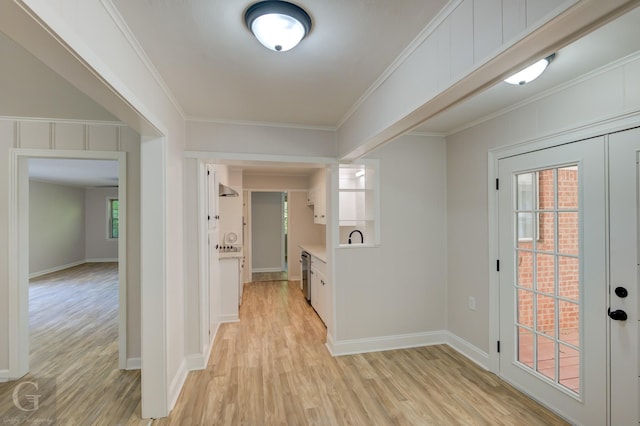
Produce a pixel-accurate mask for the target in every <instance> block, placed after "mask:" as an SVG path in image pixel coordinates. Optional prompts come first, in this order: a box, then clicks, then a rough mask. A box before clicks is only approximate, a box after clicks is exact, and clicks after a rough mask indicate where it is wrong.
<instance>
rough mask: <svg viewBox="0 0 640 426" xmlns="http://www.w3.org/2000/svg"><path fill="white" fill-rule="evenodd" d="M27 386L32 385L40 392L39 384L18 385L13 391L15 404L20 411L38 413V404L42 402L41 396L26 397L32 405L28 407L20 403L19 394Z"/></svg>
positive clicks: (24, 383) (23, 383)
mask: <svg viewBox="0 0 640 426" xmlns="http://www.w3.org/2000/svg"><path fill="white" fill-rule="evenodd" d="M27 385H31V386H33V387H34V388H35V389H36V391H37V390H38V383H37V382H22V383H20V384H18V385H16V387H15V389H14V390H13V404H14V405H15V406H16V407H18V409H19V410H22V411H36V410H37V409H38V402H39V400H40V395H37V394H36V395H25V399H26V400H27V401H28V402H29V403H30V404H29V406H28V407H25V406H24V405H22V403H21V402H20V397H19V395H18V393H19V392H20V391H21V389H22V388H23V387H24V386H27Z"/></svg>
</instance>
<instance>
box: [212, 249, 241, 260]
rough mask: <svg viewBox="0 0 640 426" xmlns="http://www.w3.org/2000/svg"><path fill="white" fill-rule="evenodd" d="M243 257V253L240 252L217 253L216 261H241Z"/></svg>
mask: <svg viewBox="0 0 640 426" xmlns="http://www.w3.org/2000/svg"><path fill="white" fill-rule="evenodd" d="M243 257H244V253H243V252H242V250H240V251H219V252H218V259H220V260H223V259H242V258H243Z"/></svg>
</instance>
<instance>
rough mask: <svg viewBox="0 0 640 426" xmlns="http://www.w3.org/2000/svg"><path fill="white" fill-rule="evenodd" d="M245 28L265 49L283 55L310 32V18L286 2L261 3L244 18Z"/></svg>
mask: <svg viewBox="0 0 640 426" xmlns="http://www.w3.org/2000/svg"><path fill="white" fill-rule="evenodd" d="M244 20H245V23H246V24H247V27H248V28H249V29H250V30H251V32H252V33H253V35H254V36H255V37H256V38H257V39H258V41H259V42H260V43H261V44H262V45H263V46H265V47H266V48H268V49H271V50H274V51H276V52H286V51H287V50H290V49H292V48H294V47H295V46H296V45H297V44H298V43H300V41H301V40H302V39H303V38H304V37H305V36H306V35H307V34H308V33H309V31H310V30H311V17H309V15H308V14H307V12H305V11H304V10H303V9H302V8H300V7H298V6H296V5H295V4H293V3H289V2H286V1H261V2H258V3H254V4H253V5H251V6H250V7H249V8H248V9H247V11H246V12H245V14H244Z"/></svg>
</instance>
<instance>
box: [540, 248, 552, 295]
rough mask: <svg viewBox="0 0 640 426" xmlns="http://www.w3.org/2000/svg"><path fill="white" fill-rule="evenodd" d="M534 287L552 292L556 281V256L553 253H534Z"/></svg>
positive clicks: (544, 291)
mask: <svg viewBox="0 0 640 426" xmlns="http://www.w3.org/2000/svg"><path fill="white" fill-rule="evenodd" d="M535 256H536V275H535V277H536V278H535V280H536V289H537V290H538V291H539V292H542V293H547V294H553V291H554V286H555V281H556V269H555V265H556V257H555V255H553V254H544V253H536V254H535Z"/></svg>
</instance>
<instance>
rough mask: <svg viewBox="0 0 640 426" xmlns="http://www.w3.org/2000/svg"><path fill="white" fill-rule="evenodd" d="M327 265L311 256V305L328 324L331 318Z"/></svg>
mask: <svg viewBox="0 0 640 426" xmlns="http://www.w3.org/2000/svg"><path fill="white" fill-rule="evenodd" d="M326 268H327V265H326V264H325V263H324V262H323V261H321V260H319V259H318V258H317V257H312V258H311V306H313V309H315V311H316V313H317V314H318V316H319V317H320V319H321V320H322V322H324V323H325V325H326V324H327V321H328V320H329V304H330V297H331V295H330V292H331V290H330V286H329V282H328V280H327V269H326Z"/></svg>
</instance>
